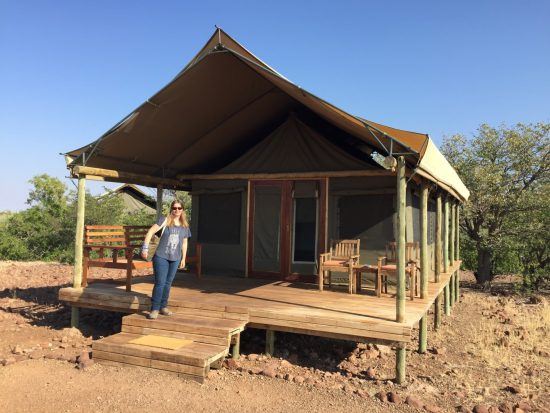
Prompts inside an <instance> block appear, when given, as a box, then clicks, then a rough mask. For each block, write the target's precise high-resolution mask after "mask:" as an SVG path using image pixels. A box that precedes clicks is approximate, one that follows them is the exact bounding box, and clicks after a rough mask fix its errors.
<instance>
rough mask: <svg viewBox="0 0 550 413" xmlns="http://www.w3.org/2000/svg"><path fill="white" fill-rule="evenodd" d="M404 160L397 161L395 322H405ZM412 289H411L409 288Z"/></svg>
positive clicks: (405, 191) (402, 158) (405, 185)
mask: <svg viewBox="0 0 550 413" xmlns="http://www.w3.org/2000/svg"><path fill="white" fill-rule="evenodd" d="M405 168H406V166H405V158H404V157H403V156H400V157H399V158H398V159H397V182H396V184H397V294H396V321H397V322H398V323H402V322H403V321H404V320H405V265H406V263H405V243H406V239H405V230H406V214H407V212H406V200H407V180H406V179H407V178H406V177H405ZM411 288H412V287H411Z"/></svg>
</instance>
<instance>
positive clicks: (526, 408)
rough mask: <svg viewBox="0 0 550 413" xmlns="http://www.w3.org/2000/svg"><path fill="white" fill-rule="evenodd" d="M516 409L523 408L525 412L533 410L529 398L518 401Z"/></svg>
mask: <svg viewBox="0 0 550 413" xmlns="http://www.w3.org/2000/svg"><path fill="white" fill-rule="evenodd" d="M516 409H521V410H523V411H524V412H530V411H531V410H533V408H532V407H531V405H530V404H529V403H528V402H527V400H520V401H519V402H518V403H516Z"/></svg>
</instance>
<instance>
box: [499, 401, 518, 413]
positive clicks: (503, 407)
mask: <svg viewBox="0 0 550 413" xmlns="http://www.w3.org/2000/svg"><path fill="white" fill-rule="evenodd" d="M498 409H499V410H500V411H501V412H502V413H514V406H513V405H512V403H506V402H504V403H500V404H499V405H498Z"/></svg>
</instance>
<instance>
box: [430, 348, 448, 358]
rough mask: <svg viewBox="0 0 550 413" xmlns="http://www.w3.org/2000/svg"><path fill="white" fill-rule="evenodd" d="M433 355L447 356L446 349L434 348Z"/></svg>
mask: <svg viewBox="0 0 550 413" xmlns="http://www.w3.org/2000/svg"><path fill="white" fill-rule="evenodd" d="M433 353H434V354H437V355H438V356H443V355H444V354H447V349H446V348H445V347H434V349H433Z"/></svg>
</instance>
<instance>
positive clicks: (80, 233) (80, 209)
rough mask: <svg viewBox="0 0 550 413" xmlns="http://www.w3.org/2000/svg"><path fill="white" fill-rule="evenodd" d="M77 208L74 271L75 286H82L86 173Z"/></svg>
mask: <svg viewBox="0 0 550 413" xmlns="http://www.w3.org/2000/svg"><path fill="white" fill-rule="evenodd" d="M76 205H77V209H76V235H75V242H74V273H73V288H81V287H82V264H83V247H84V214H85V208H86V175H78V192H77V204H76ZM79 315H80V313H79V309H78V307H74V306H73V307H72V309H71V327H77V328H78V321H79Z"/></svg>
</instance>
